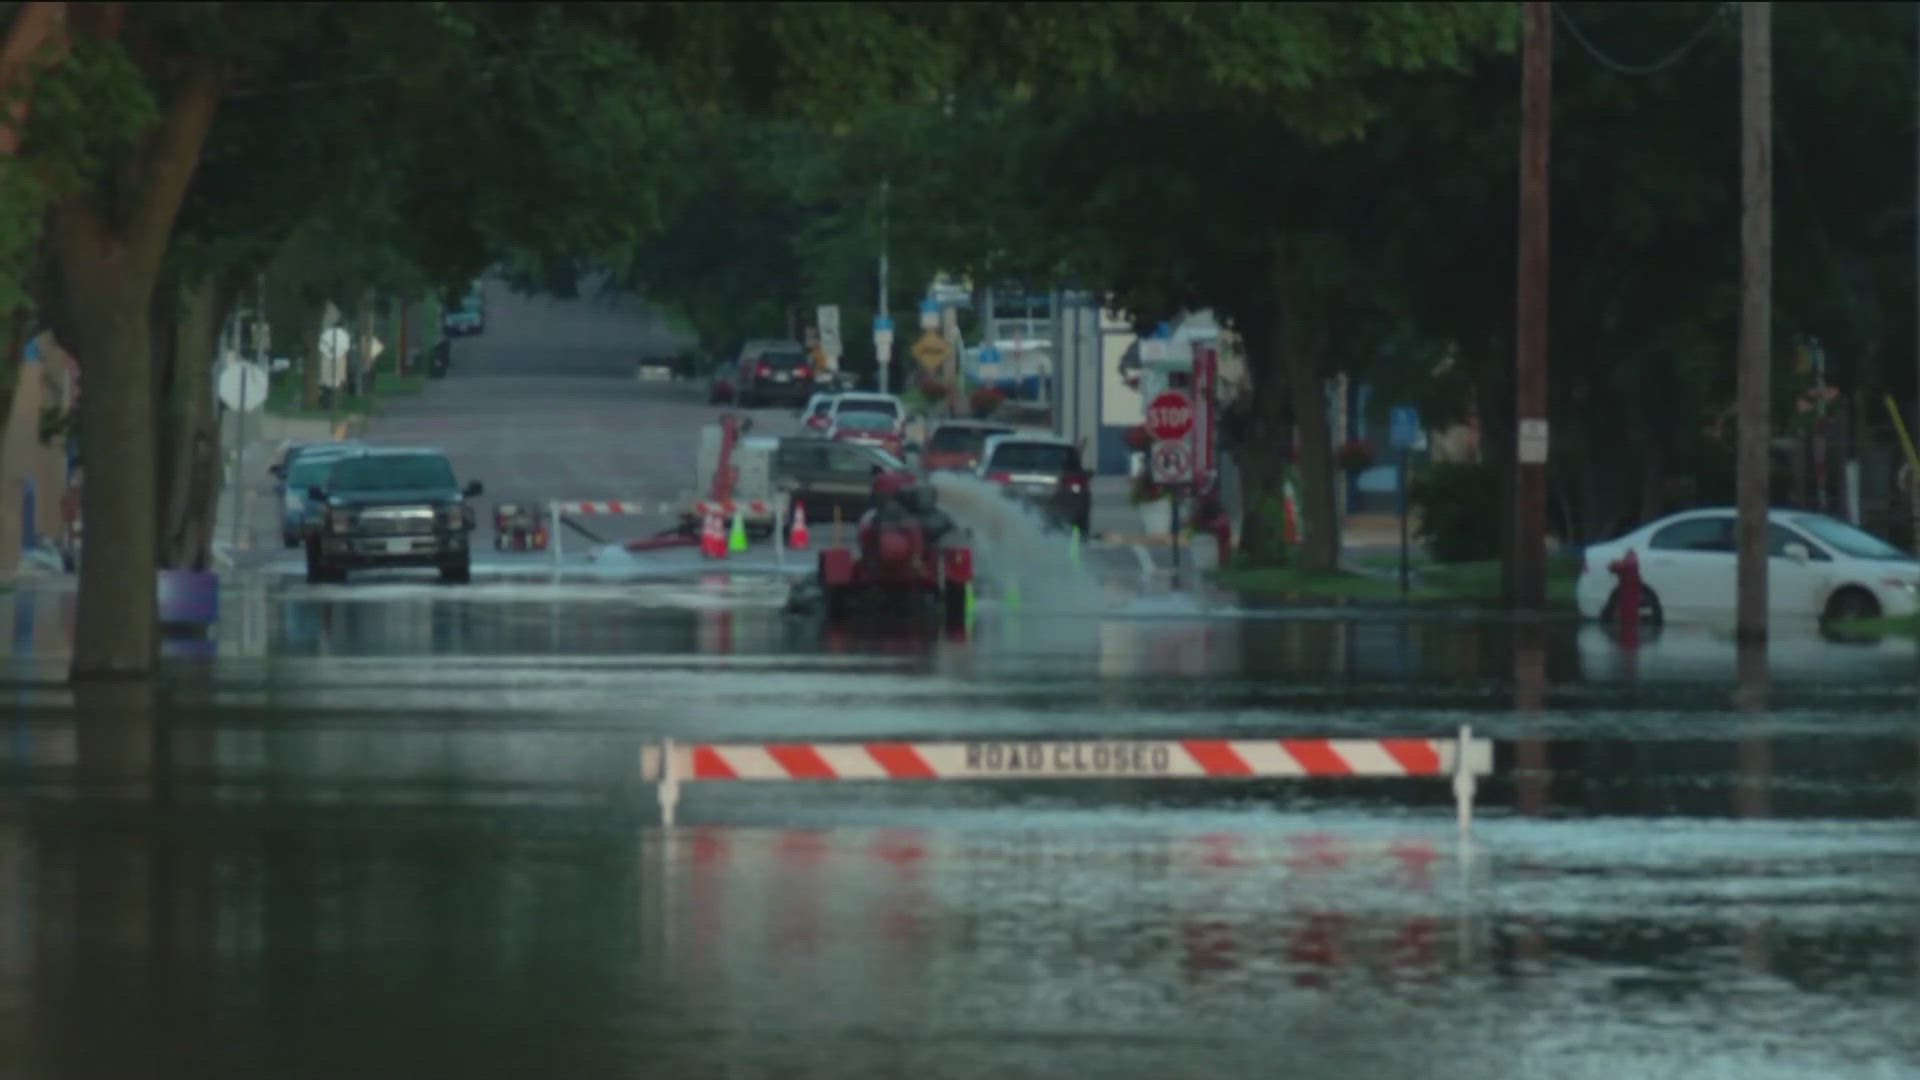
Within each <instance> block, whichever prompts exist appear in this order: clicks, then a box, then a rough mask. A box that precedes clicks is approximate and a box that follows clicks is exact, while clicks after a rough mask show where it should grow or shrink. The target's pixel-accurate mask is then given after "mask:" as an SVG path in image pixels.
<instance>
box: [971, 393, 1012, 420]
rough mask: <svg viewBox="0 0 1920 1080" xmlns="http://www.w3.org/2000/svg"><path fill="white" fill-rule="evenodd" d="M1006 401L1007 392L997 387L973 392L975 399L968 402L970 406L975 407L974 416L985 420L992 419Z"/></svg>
mask: <svg viewBox="0 0 1920 1080" xmlns="http://www.w3.org/2000/svg"><path fill="white" fill-rule="evenodd" d="M1006 400H1007V392H1006V391H1005V390H1002V389H1000V388H999V387H997V386H983V387H981V388H980V389H978V390H975V391H974V392H973V397H972V398H971V399H970V400H969V401H968V404H969V405H971V406H972V407H973V415H974V416H975V417H977V418H978V419H981V420H985V419H987V418H989V417H991V416H992V415H993V414H994V412H995V411H997V410H998V409H999V408H1000V405H1001V403H1003V402H1005V401H1006Z"/></svg>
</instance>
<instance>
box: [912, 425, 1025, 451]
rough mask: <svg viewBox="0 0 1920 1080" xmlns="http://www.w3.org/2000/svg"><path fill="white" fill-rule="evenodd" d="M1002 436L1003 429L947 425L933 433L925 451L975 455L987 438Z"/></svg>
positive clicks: (1004, 432)
mask: <svg viewBox="0 0 1920 1080" xmlns="http://www.w3.org/2000/svg"><path fill="white" fill-rule="evenodd" d="M1004 434H1006V431H1005V430H1004V429H997V428H980V427H958V426H954V425H948V426H946V427H943V428H938V429H936V430H935V431H934V433H933V438H932V439H931V440H929V441H928V442H927V449H928V450H931V451H933V452H935V453H940V454H977V453H979V452H980V448H981V447H983V446H985V445H986V444H987V438H988V437H989V436H992V435H1004Z"/></svg>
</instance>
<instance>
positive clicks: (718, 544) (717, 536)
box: [700, 510, 727, 559]
mask: <svg viewBox="0 0 1920 1080" xmlns="http://www.w3.org/2000/svg"><path fill="white" fill-rule="evenodd" d="M700 554H702V555H705V556H706V557H707V558H709V559H724V558H726V557H727V533H726V530H725V529H724V528H723V527H722V526H721V524H720V515H719V514H718V513H716V512H714V511H713V510H708V511H707V520H706V523H705V524H704V525H702V526H701V527H700Z"/></svg>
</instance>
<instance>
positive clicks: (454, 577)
mask: <svg viewBox="0 0 1920 1080" xmlns="http://www.w3.org/2000/svg"><path fill="white" fill-rule="evenodd" d="M480 491H481V487H480V482H479V481H478V480H475V481H473V482H471V483H469V484H468V485H467V486H466V487H465V488H461V487H460V486H459V485H458V484H457V483H455V481H454V478H453V466H452V465H451V464H449V463H448V462H447V456H446V455H445V454H442V453H439V452H437V451H433V450H389V449H379V450H376V449H371V448H370V449H367V450H365V451H363V452H361V453H357V454H350V455H348V456H346V457H342V458H340V459H339V460H338V461H336V462H334V464H333V468H332V469H330V470H329V471H328V473H327V482H326V484H325V485H319V484H316V485H314V486H313V487H312V488H311V489H310V490H309V494H311V495H312V497H313V498H314V500H315V501H316V502H318V503H320V504H321V505H322V506H324V507H325V512H324V513H323V514H321V515H320V523H319V528H318V529H316V530H315V531H314V532H313V534H312V535H311V536H310V537H309V538H308V540H307V580H308V581H309V582H314V583H318V582H323V581H345V580H346V577H347V571H349V570H362V569H368V568H372V567H383V566H432V567H436V568H438V569H439V571H440V580H441V581H446V582H452V583H455V584H464V583H466V582H467V581H468V580H470V579H471V577H472V562H471V558H472V557H471V554H470V552H469V550H468V543H467V541H468V537H469V536H470V535H471V534H472V532H473V510H472V508H471V507H469V506H468V505H467V502H466V500H467V499H470V498H472V497H474V496H476V495H479V494H480Z"/></svg>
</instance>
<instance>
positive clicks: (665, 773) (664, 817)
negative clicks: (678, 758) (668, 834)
mask: <svg viewBox="0 0 1920 1080" xmlns="http://www.w3.org/2000/svg"><path fill="white" fill-rule="evenodd" d="M673 757H674V755H673V740H672V739H662V740H660V827H661V828H663V829H671V828H673V812H674V810H675V809H676V808H677V807H678V806H679V805H680V774H679V773H678V772H676V771H675V768H674V760H673Z"/></svg>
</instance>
